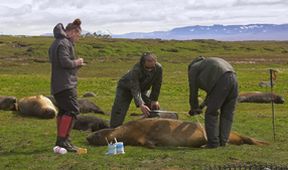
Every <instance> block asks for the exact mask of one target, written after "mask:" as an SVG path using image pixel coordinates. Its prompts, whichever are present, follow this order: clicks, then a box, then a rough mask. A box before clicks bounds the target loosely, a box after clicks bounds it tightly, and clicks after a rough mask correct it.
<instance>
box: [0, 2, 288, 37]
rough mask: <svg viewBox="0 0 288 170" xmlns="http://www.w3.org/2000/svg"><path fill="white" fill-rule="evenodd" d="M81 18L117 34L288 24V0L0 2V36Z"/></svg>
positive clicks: (37, 30) (30, 32)
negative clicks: (218, 26) (233, 25)
mask: <svg viewBox="0 0 288 170" xmlns="http://www.w3.org/2000/svg"><path fill="white" fill-rule="evenodd" d="M75 18H80V19H81V20H82V29H83V30H87V31H90V32H95V31H99V30H101V31H104V32H111V33H112V34H121V33H127V32H150V31H160V30H161V31H167V30H170V29H172V28H175V27H182V26H192V25H213V24H223V25H231V24H254V23H271V24H284V23H288V0H177V1H176V0H0V34H26V35H40V34H43V33H50V32H52V29H53V27H54V25H55V24H57V23H59V22H62V23H63V24H64V25H66V24H67V23H69V22H72V21H73V20H74V19H75Z"/></svg>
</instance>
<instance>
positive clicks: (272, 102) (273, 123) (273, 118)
mask: <svg viewBox="0 0 288 170" xmlns="http://www.w3.org/2000/svg"><path fill="white" fill-rule="evenodd" d="M273 71H274V70H273V69H269V72H270V87H271V94H272V93H273V78H272V74H273ZM271 104H272V126H273V139H274V141H275V112H274V101H273V99H272V96H271Z"/></svg>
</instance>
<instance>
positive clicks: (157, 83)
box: [150, 67, 163, 109]
mask: <svg viewBox="0 0 288 170" xmlns="http://www.w3.org/2000/svg"><path fill="white" fill-rule="evenodd" d="M157 69H158V70H157V73H156V74H157V75H156V78H155V80H154V82H153V84H152V90H151V94H150V99H151V101H152V103H151V108H153V107H152V105H155V107H158V108H157V109H159V107H160V106H159V103H158V98H159V95H160V90H161V85H162V72H163V71H162V67H158V68H157ZM157 105H158V106H157Z"/></svg>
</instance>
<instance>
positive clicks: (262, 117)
mask: <svg viewBox="0 0 288 170" xmlns="http://www.w3.org/2000/svg"><path fill="white" fill-rule="evenodd" d="M52 41H53V39H52V38H49V37H9V36H0V95H5V96H16V97H17V98H21V97H24V96H31V95H38V94H43V95H49V93H50V92H49V90H50V64H49V62H48V54H47V50H48V48H49V45H50V44H51V42H52ZM76 51H77V54H78V56H79V57H83V58H84V59H85V60H86V61H87V62H88V65H87V66H85V67H83V68H82V69H81V70H80V72H79V87H78V92H79V96H81V95H82V94H83V93H85V92H87V91H91V92H94V93H95V94H96V97H94V98H93V99H92V100H93V101H94V102H95V103H96V104H97V105H98V106H100V107H101V108H102V109H103V110H104V111H106V112H110V111H111V106H112V103H113V99H114V93H115V88H116V83H117V81H118V79H119V78H120V77H121V76H122V75H123V74H124V73H126V72H127V70H129V69H130V68H131V67H132V66H133V64H134V63H136V62H137V61H138V59H139V55H140V54H141V53H142V52H144V51H152V52H154V53H155V54H156V55H157V56H158V60H159V62H160V63H161V64H162V65H163V69H164V79H163V85H162V89H161V95H160V99H159V101H160V104H161V107H162V109H164V110H173V111H176V112H178V113H179V116H180V119H181V120H185V121H191V122H195V121H197V120H196V118H195V117H189V116H188V115H187V114H186V113H187V112H188V110H189V105H188V101H189V100H188V82H187V66H188V64H189V62H190V61H191V60H192V59H193V58H195V57H196V56H198V55H203V56H217V57H222V58H225V59H226V60H228V61H229V62H231V63H232V65H233V66H234V67H235V69H236V72H237V76H238V80H239V90H240V92H247V91H262V92H265V91H269V90H270V89H269V88H268V89H266V88H261V87H259V86H258V83H259V82H260V81H268V78H269V74H268V70H267V69H269V68H277V69H279V70H280V73H278V77H277V81H276V86H275V87H274V91H275V92H276V93H277V94H280V95H283V96H284V97H285V99H286V98H287V97H288V94H287V91H288V86H287V83H288V81H287V77H288V72H287V63H288V43H287V42H274V41H268V42H266V41H258V42H253V41H249V42H220V41H214V40H194V41H162V40H126V39H108V40H101V39H93V38H83V39H81V40H80V42H79V43H78V44H77V46H76ZM201 96H202V97H204V96H205V93H204V92H201ZM131 112H137V113H140V112H139V110H138V109H137V108H136V107H135V106H134V104H133V103H132V104H131V107H130V110H129V113H131ZM129 113H128V114H127V117H126V121H129V120H132V119H133V118H132V117H130V116H129ZM275 113H276V141H273V133H272V119H271V104H244V103H241V104H238V105H237V109H236V114H235V120H234V124H233V130H234V131H237V132H239V133H241V134H245V135H248V136H251V137H255V138H257V139H261V140H265V141H268V142H271V145H269V146H265V147H257V146H250V145H242V146H233V145H229V146H227V147H225V148H218V149H213V150H205V149H198V148H169V147H168V148H167V147H159V148H156V149H147V148H143V147H132V146H125V152H126V153H125V154H124V155H116V156H107V155H105V152H106V151H107V147H91V146H89V145H88V143H87V142H86V139H85V138H86V136H87V135H88V132H80V131H75V130H73V131H72V138H73V143H75V144H76V145H79V146H82V147H86V148H88V154H86V155H76V154H72V153H69V154H66V155H56V154H54V153H53V152H52V147H53V145H54V142H55V138H56V124H55V120H54V119H52V120H39V119H35V118H28V117H21V116H19V115H18V114H17V113H14V112H10V111H0V127H1V128H0V169H193V168H194V169H201V168H199V166H202V165H225V164H241V163H258V164H265V163H270V164H274V165H283V166H284V165H288V157H287V154H288V135H287V129H288V115H287V104H286V103H285V104H283V105H276V106H275ZM99 117H101V118H103V119H107V120H108V119H109V116H105V115H104V116H103V115H101V116H99ZM200 121H201V122H203V120H201V119H200Z"/></svg>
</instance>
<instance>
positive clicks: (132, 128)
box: [87, 118, 268, 148]
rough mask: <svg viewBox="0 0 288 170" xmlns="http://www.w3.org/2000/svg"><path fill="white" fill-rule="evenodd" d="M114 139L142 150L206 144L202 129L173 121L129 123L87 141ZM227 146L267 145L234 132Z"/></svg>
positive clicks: (96, 134) (91, 142)
mask: <svg viewBox="0 0 288 170" xmlns="http://www.w3.org/2000/svg"><path fill="white" fill-rule="evenodd" d="M105 138H107V140H108V141H112V140H114V138H116V139H117V140H118V141H121V142H123V143H124V144H125V145H134V146H145V147H149V148H154V147H156V146H175V147H177V146H182V147H201V146H202V145H205V144H206V143H207V140H206V135H205V130H204V129H203V126H201V124H199V123H195V122H184V121H181V120H172V119H153V118H152V119H141V120H135V121H130V122H128V123H126V124H123V125H121V126H119V127H117V128H111V129H102V130H99V131H97V132H94V133H92V134H90V135H89V136H88V137H87V141H88V142H89V144H90V145H97V146H101V145H107V142H106V139H105ZM229 143H230V144H235V145H242V144H250V145H268V143H267V142H263V141H259V140H256V139H253V138H250V137H247V136H242V135H240V134H238V133H236V132H231V133H230V137H229Z"/></svg>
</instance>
